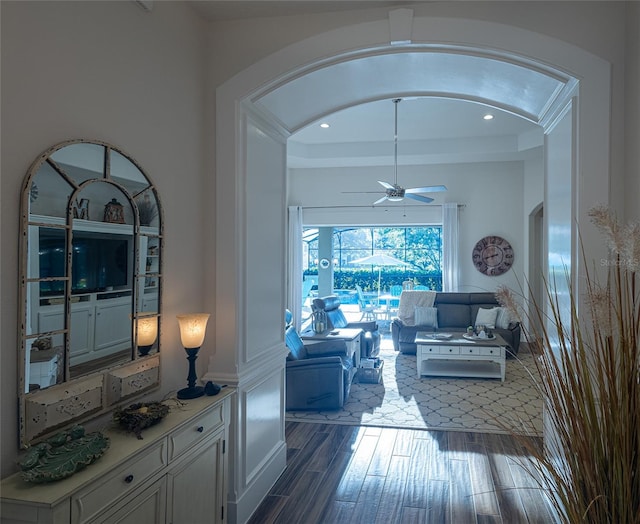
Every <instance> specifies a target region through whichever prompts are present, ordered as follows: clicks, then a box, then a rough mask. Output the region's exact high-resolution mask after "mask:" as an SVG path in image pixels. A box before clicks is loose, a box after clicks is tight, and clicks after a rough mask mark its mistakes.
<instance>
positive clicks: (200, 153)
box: [0, 1, 214, 475]
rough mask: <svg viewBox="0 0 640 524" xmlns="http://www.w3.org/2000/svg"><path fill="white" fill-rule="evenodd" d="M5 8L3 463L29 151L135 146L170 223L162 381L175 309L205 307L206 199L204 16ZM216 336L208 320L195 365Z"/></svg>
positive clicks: (162, 10)
mask: <svg viewBox="0 0 640 524" xmlns="http://www.w3.org/2000/svg"><path fill="white" fill-rule="evenodd" d="M0 9H1V13H2V34H1V38H2V41H1V53H2V55H1V58H2V62H1V65H2V76H1V80H2V107H1V109H2V164H1V168H2V180H1V184H2V210H1V213H2V214H1V218H2V222H1V223H2V226H1V227H2V239H3V241H5V243H4V244H3V246H2V257H1V260H0V264H1V270H2V291H3V293H2V313H1V320H2V326H3V329H2V333H1V335H0V336H1V337H2V338H1V343H2V346H1V347H2V359H1V365H2V381H1V382H2V386H1V387H2V400H1V402H2V404H1V408H2V411H1V419H2V430H1V431H2V475H5V474H6V473H8V472H9V471H11V470H13V469H14V468H15V459H16V454H17V451H18V447H17V424H16V422H17V411H16V401H15V399H16V390H17V385H16V369H17V364H16V356H17V351H18V341H17V333H18V329H17V326H18V312H19V308H18V305H17V304H16V300H17V297H18V249H17V248H18V231H19V206H18V203H19V201H20V187H21V184H22V180H23V177H24V176H25V174H26V172H27V169H28V167H29V165H30V164H31V162H32V161H33V160H34V159H35V158H36V156H38V155H39V154H40V153H41V152H42V151H43V150H45V149H46V148H48V147H49V146H52V145H54V144H56V143H58V142H60V141H63V140H65V139H70V138H94V139H100V140H104V141H106V142H110V143H112V144H114V145H116V146H118V147H120V148H122V149H123V150H124V151H125V152H127V153H128V154H129V155H131V156H132V157H133V158H135V159H136V160H137V161H138V162H139V163H140V164H141V166H143V168H144V169H145V170H146V171H147V173H148V174H149V176H150V177H151V179H152V180H153V181H154V182H155V183H156V185H157V187H158V190H159V194H160V197H161V199H162V204H163V207H164V212H165V216H164V220H165V225H166V228H165V233H166V244H165V245H166V251H165V255H166V256H165V257H164V273H165V275H166V278H165V287H164V322H163V328H162V335H161V337H162V338H161V342H162V351H163V364H162V384H163V391H164V392H167V391H170V390H174V389H176V388H178V387H182V386H183V385H185V383H186V374H187V362H186V360H185V354H184V350H183V349H182V347H181V345H180V337H179V334H178V329H177V322H176V321H175V315H176V314H178V313H184V312H192V311H194V310H199V309H200V308H202V307H203V302H204V296H205V294H206V289H204V288H203V286H202V280H203V273H204V264H205V261H204V257H203V256H202V252H203V248H202V245H201V243H202V242H201V239H202V237H203V232H202V231H203V227H204V223H205V221H206V217H207V215H208V210H209V209H210V206H206V205H205V204H206V198H207V197H206V195H205V194H203V191H201V184H202V178H203V175H204V167H203V159H204V149H203V137H204V132H203V129H204V125H205V122H204V118H203V108H204V83H205V75H204V70H205V52H206V46H205V45H204V42H205V40H204V37H205V26H204V25H203V23H202V22H201V21H199V20H198V19H197V18H196V17H195V16H194V13H193V12H192V10H191V9H189V8H188V7H186V6H185V5H183V4H181V3H173V2H155V3H154V9H153V11H152V12H151V13H146V12H144V11H143V10H142V9H140V8H139V7H138V6H137V5H136V4H135V3H134V2H10V1H3V2H1V3H0ZM211 324H212V323H210V326H211ZM209 329H210V331H211V328H209ZM213 339H214V337H213V333H212V332H210V333H209V334H208V341H207V340H206V341H205V346H204V347H203V349H202V356H201V357H200V362H199V366H198V367H199V368H200V369H199V371H200V373H203V372H204V369H205V368H206V364H207V353H208V352H209V351H210V348H211V345H212V342H213ZM162 395H163V393H159V394H158V396H162Z"/></svg>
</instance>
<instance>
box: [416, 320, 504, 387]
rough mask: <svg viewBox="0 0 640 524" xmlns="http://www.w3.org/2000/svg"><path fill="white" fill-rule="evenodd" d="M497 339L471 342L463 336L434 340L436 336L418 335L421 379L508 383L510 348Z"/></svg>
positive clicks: (418, 361) (417, 355)
mask: <svg viewBox="0 0 640 524" xmlns="http://www.w3.org/2000/svg"><path fill="white" fill-rule="evenodd" d="M507 345H508V344H507V343H506V342H505V340H504V339H503V338H502V337H501V336H500V335H496V336H495V338H494V339H491V340H482V339H480V340H468V339H466V338H464V337H463V336H462V333H452V336H451V338H448V339H446V338H434V334H433V333H428V332H418V333H417V334H416V359H417V360H416V364H417V368H418V378H419V377H421V376H422V375H431V376H449V377H479V378H499V379H501V380H502V381H503V382H504V378H505V369H506V346H507Z"/></svg>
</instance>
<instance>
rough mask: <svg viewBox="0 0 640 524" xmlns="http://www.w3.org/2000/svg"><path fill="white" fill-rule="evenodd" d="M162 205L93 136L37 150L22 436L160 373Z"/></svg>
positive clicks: (25, 273) (25, 293)
mask: <svg viewBox="0 0 640 524" xmlns="http://www.w3.org/2000/svg"><path fill="white" fill-rule="evenodd" d="M162 248H163V220H162V207H161V204H160V199H159V196H158V194H157V191H156V188H155V187H154V185H153V184H152V182H151V181H150V179H149V177H148V176H147V175H146V173H145V172H144V170H143V169H142V168H141V167H140V166H139V165H138V164H137V162H136V161H135V160H133V159H132V158H131V157H129V156H128V155H126V154H125V153H123V152H122V151H121V150H119V149H118V148H116V147H114V146H112V145H110V144H107V143H104V142H100V141H89V140H82V139H79V140H69V141H66V142H63V143H60V144H57V145H55V146H53V147H51V148H50V149H48V150H47V151H45V152H44V153H42V154H41V155H40V156H39V157H38V158H37V159H36V160H35V161H34V162H33V164H32V165H31V167H30V168H29V171H28V173H27V176H26V177H25V181H24V185H23V188H22V200H21V231H20V259H21V263H20V266H21V267H20V306H21V314H20V328H19V329H20V331H19V342H20V347H19V356H18V400H19V418H20V420H19V423H20V424H19V427H20V435H19V437H20V445H21V446H22V447H27V446H29V445H30V444H31V443H33V442H34V441H38V440H41V439H42V438H45V437H47V436H49V435H50V434H52V433H53V432H55V431H58V430H59V429H60V428H62V427H64V426H67V425H69V424H71V423H77V422H82V421H86V420H87V419H89V418H92V417H95V416H98V415H101V414H104V413H107V412H108V411H109V410H111V409H113V408H114V407H116V406H118V405H122V404H124V403H127V402H130V401H132V400H133V399H134V398H135V397H137V396H140V395H141V394H143V393H147V392H149V391H150V390H152V389H154V388H156V387H158V386H159V385H160V332H161V329H160V328H161V309H162Z"/></svg>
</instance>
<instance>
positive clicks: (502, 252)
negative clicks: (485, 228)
mask: <svg viewBox="0 0 640 524" xmlns="http://www.w3.org/2000/svg"><path fill="white" fill-rule="evenodd" d="M471 259H472V260H473V265H474V266H475V267H476V269H477V270H478V271H480V273H483V274H485V275H489V276H490V277H491V276H496V275H502V274H503V273H506V272H507V271H509V269H511V266H512V265H513V248H512V247H511V244H509V242H507V241H506V240H505V239H504V238H502V237H498V236H487V237H484V238H482V239H481V240H479V241H478V243H477V244H476V245H475V247H474V248H473V253H472V254H471Z"/></svg>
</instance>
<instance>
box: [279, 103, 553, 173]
mask: <svg viewBox="0 0 640 524" xmlns="http://www.w3.org/2000/svg"><path fill="white" fill-rule="evenodd" d="M393 106H394V104H393V102H392V99H388V100H381V101H376V102H371V103H366V104H360V105H357V106H354V107H351V108H348V109H344V110H342V111H339V112H337V113H333V114H331V115H328V116H327V117H324V118H322V119H320V120H318V121H317V122H314V123H313V124H310V125H309V126H307V127H305V128H302V129H301V130H300V131H298V132H297V133H295V134H293V135H292V136H291V137H290V139H289V147H288V165H289V167H292V168H311V167H316V168H317V167H348V166H351V167H356V166H375V165H392V163H393V161H394V114H393V111H394V107H393ZM486 114H491V115H493V116H494V118H493V120H484V119H483V116H484V115H486ZM322 122H326V123H328V124H329V125H330V127H329V128H327V129H323V128H321V127H320V125H319V124H320V123H322ZM541 146H542V128H541V127H540V126H539V125H537V124H534V123H532V122H530V121H528V120H525V119H524V118H522V117H519V116H515V115H513V114H511V113H507V112H505V111H502V110H499V109H496V108H491V107H488V106H486V105H483V104H479V103H473V102H467V101H461V100H451V99H444V98H433V97H431V98H425V97H423V98H412V99H403V100H402V101H401V102H400V103H399V104H398V164H399V165H410V164H413V165H420V164H438V163H464V162H490V161H514V160H524V159H526V158H530V157H531V156H532V155H536V154H539V151H540V147H541Z"/></svg>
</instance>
